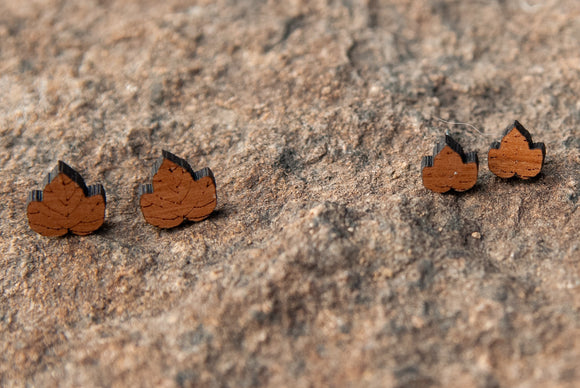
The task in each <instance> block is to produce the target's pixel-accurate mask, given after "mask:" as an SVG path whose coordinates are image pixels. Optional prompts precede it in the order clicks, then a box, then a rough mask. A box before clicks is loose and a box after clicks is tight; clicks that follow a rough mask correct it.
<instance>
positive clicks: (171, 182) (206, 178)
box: [139, 151, 217, 228]
mask: <svg viewBox="0 0 580 388" xmlns="http://www.w3.org/2000/svg"><path fill="white" fill-rule="evenodd" d="M153 173H154V175H153V184H146V185H141V187H140V188H139V193H140V197H141V198H140V205H141V212H142V213H143V216H144V217H145V221H147V222H148V223H149V224H151V225H154V226H157V227H158V228H173V227H175V226H178V225H180V224H181V223H182V222H183V221H185V220H190V221H201V220H204V219H206V218H207V217H209V215H210V214H211V212H213V210H214V209H215V207H216V205H217V195H216V184H215V178H214V176H213V173H212V172H211V170H210V169H209V168H208V167H205V168H203V169H201V170H199V171H193V170H192V169H191V166H190V165H189V163H187V161H186V160H184V159H181V158H179V157H177V156H175V155H174V154H172V153H171V152H169V151H163V152H162V157H161V159H159V160H158V161H157V162H156V163H155V165H154V167H153Z"/></svg>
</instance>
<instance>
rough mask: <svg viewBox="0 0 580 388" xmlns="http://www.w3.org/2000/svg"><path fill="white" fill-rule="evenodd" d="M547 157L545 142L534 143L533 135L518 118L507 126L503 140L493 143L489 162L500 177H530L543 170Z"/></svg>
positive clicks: (491, 168)
mask: <svg viewBox="0 0 580 388" xmlns="http://www.w3.org/2000/svg"><path fill="white" fill-rule="evenodd" d="M545 157H546V146H545V145H544V143H534V142H533V141H532V135H530V133H529V132H528V131H527V130H526V129H525V128H524V127H523V125H521V124H520V123H519V122H518V121H517V120H516V121H514V123H513V124H511V125H509V126H508V127H507V128H506V130H505V131H504V136H503V138H502V139H501V142H494V143H493V144H492V145H491V148H490V149H489V152H488V158H487V163H488V166H489V169H490V171H491V172H493V173H494V174H495V175H497V176H498V177H500V178H512V177H514V176H517V177H520V178H522V179H529V178H533V177H535V176H537V175H538V174H539V173H540V171H542V167H543V165H544V159H545Z"/></svg>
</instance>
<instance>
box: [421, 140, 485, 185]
mask: <svg viewBox="0 0 580 388" xmlns="http://www.w3.org/2000/svg"><path fill="white" fill-rule="evenodd" d="M478 169H479V161H478V159H477V153H475V152H469V153H467V154H465V153H464V152H463V148H461V146H460V145H459V143H457V142H456V141H455V140H453V138H452V137H451V136H449V135H446V136H445V139H444V141H443V142H441V143H437V145H436V146H435V148H434V150H433V156H424V157H423V160H422V161H421V175H422V178H423V185H424V186H425V187H426V188H428V189H429V190H432V191H434V192H436V193H445V192H448V191H450V190H455V191H466V190H469V189H470V188H472V187H473V186H474V185H475V182H477V173H478Z"/></svg>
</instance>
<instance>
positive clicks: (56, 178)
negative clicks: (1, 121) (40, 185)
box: [27, 161, 106, 237]
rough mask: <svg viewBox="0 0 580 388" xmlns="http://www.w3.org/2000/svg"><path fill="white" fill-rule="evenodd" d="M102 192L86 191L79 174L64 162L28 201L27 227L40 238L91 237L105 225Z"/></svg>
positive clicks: (94, 188) (100, 189)
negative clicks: (72, 234) (67, 235)
mask: <svg viewBox="0 0 580 388" xmlns="http://www.w3.org/2000/svg"><path fill="white" fill-rule="evenodd" d="M105 206H106V198H105V190H104V189H103V186H101V185H94V186H90V187H87V186H86V185H85V181H84V180H83V178H82V177H81V176H80V174H79V173H78V172H76V171H75V170H73V169H72V168H71V167H70V166H68V165H67V164H65V163H64V162H61V161H59V162H58V165H57V167H56V168H55V169H54V170H53V171H52V172H51V173H49V174H48V177H47V179H46V185H45V187H44V190H42V191H40V190H34V191H32V192H31V193H30V195H29V198H28V206H27V213H28V224H29V225H30V228H31V229H32V230H34V231H35V232H37V233H40V234H41V235H43V236H51V237H52V236H63V235H65V234H67V233H68V232H71V233H74V234H78V235H81V236H84V235H87V234H90V233H92V232H94V231H96V230H97V229H99V228H100V227H101V225H103V223H104V222H105Z"/></svg>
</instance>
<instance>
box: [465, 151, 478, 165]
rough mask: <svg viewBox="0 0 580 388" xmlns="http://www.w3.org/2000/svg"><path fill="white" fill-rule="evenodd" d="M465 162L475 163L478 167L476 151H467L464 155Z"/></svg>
mask: <svg viewBox="0 0 580 388" xmlns="http://www.w3.org/2000/svg"><path fill="white" fill-rule="evenodd" d="M465 163H475V164H476V165H477V167H478V168H479V158H478V157H477V152H475V151H471V152H468V153H467V155H465Z"/></svg>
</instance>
